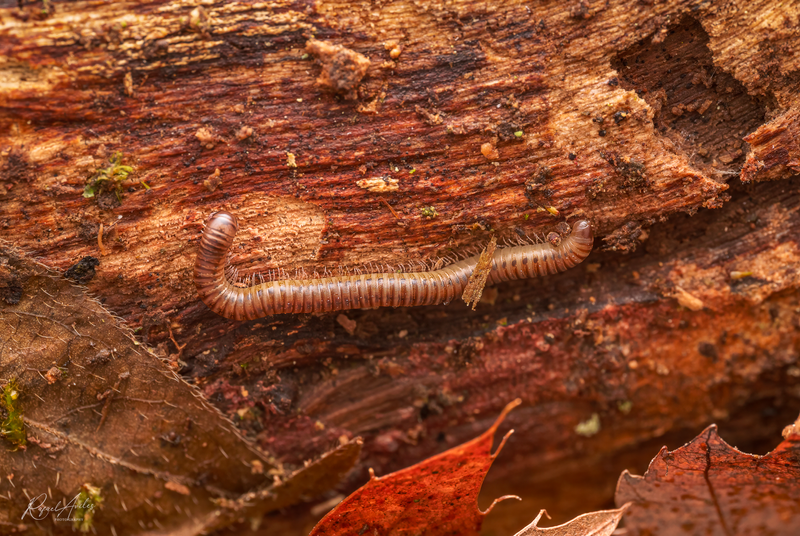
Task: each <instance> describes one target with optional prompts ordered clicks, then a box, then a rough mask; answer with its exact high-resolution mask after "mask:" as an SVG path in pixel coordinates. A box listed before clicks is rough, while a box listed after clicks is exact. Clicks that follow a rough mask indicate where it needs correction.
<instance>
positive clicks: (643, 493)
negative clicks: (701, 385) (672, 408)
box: [616, 419, 800, 536]
mask: <svg viewBox="0 0 800 536" xmlns="http://www.w3.org/2000/svg"><path fill="white" fill-rule="evenodd" d="M628 501H630V502H631V503H632V507H631V508H630V510H629V511H628V513H627V514H626V515H625V526H626V528H628V529H629V530H630V531H631V533H632V534H649V535H652V536H667V535H670V536H671V535H676V536H677V535H681V536H693V535H698V536H699V535H712V536H715V535H720V536H733V535H736V536H747V535H750V534H752V535H759V536H760V535H766V534H769V535H772V536H775V535H786V536H790V535H792V536H796V535H797V534H800V419H798V421H797V422H795V424H794V425H792V426H788V427H787V428H786V429H785V430H784V441H783V442H781V444H780V445H778V447H777V448H776V449H775V450H773V451H772V452H770V453H769V454H767V455H766V456H757V455H754V454H745V453H743V452H740V451H738V450H736V449H735V448H733V447H731V446H730V445H728V444H727V443H725V442H724V441H723V440H722V439H721V438H720V437H719V435H718V434H717V427H716V426H715V425H712V426H709V427H708V428H706V429H705V430H704V431H703V432H702V433H701V434H700V435H699V436H697V437H696V438H695V439H693V440H692V441H691V442H689V443H688V444H686V445H684V446H683V447H681V448H679V449H677V450H674V451H672V452H670V451H668V450H667V449H666V447H665V448H663V449H661V452H659V453H658V456H656V457H655V458H654V459H653V461H652V462H650V467H649V468H648V469H647V472H646V473H645V474H644V476H634V475H631V474H630V473H628V472H627V471H625V472H623V473H622V475H621V476H620V479H619V482H618V483H617V492H616V502H617V504H622V503H626V502H628Z"/></svg>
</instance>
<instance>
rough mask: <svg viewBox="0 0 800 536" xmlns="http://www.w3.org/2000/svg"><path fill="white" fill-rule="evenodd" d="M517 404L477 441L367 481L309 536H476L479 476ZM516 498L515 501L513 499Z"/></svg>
mask: <svg viewBox="0 0 800 536" xmlns="http://www.w3.org/2000/svg"><path fill="white" fill-rule="evenodd" d="M520 403H521V401H520V400H515V401H514V402H511V403H510V404H508V405H507V406H506V407H505V409H504V410H503V412H502V413H501V414H500V417H498V418H497V420H496V421H495V423H494V424H493V425H492V427H491V428H489V429H488V430H487V431H486V432H484V433H483V434H481V435H480V436H479V437H477V438H475V439H473V440H472V441H469V442H467V443H464V444H462V445H459V446H458V447H455V448H452V449H450V450H447V451H445V452H443V453H441V454H438V455H436V456H433V457H431V458H428V459H427V460H425V461H423V462H420V463H418V464H416V465H412V466H411V467H408V468H406V469H403V470H401V471H397V472H396V473H391V474H389V475H386V476H384V477H380V478H378V477H376V476H374V475H372V477H371V479H370V481H369V482H367V483H366V484H365V485H364V486H362V487H361V488H359V489H358V490H356V491H355V492H353V494H352V495H350V496H349V497H347V498H346V499H345V500H344V501H342V502H341V503H340V504H339V505H338V506H337V507H336V508H335V509H334V510H333V511H331V512H329V513H328V515H326V516H325V517H324V518H323V519H322V520H321V521H320V522H319V523H318V524H317V526H316V527H314V530H313V531H312V532H311V536H323V535H325V536H334V535H336V536H340V535H341V536H344V535H348V536H350V535H355V534H362V535H370V536H371V535H373V534H381V535H387V534H409V535H410V534H414V535H415V536H425V535H428V536H439V535H444V534H454V535H455V534H457V535H459V536H470V535H475V536H477V535H478V534H479V532H480V528H481V524H482V523H483V518H484V516H486V514H488V513H489V511H490V510H491V509H492V507H493V506H494V505H495V504H497V502H499V501H501V500H503V499H507V498H510V497H511V496H506V497H501V498H499V499H497V500H495V502H494V503H493V504H492V506H490V507H489V509H488V510H487V511H486V512H481V511H480V510H479V509H478V492H479V491H480V488H481V484H482V483H483V478H484V477H485V476H486V472H487V471H488V470H489V467H490V466H491V465H492V461H494V459H495V457H496V456H497V454H498V453H499V452H500V450H501V449H502V448H503V445H504V444H505V441H506V439H508V436H509V435H510V434H511V432H509V433H508V434H506V436H505V437H504V438H503V440H502V442H501V443H500V446H499V447H498V448H497V451H495V453H494V454H491V449H492V443H493V441H494V433H495V431H496V430H497V427H498V426H499V425H500V423H501V422H503V419H504V418H505V416H506V415H507V414H508V412H509V411H511V410H512V409H513V408H515V407H516V406H518V405H519V404H520ZM515 498H518V497H515Z"/></svg>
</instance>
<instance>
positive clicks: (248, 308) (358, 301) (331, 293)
mask: <svg viewBox="0 0 800 536" xmlns="http://www.w3.org/2000/svg"><path fill="white" fill-rule="evenodd" d="M565 227H569V226H566V225H565ZM238 229H239V224H238V221H237V219H236V217H235V216H234V215H233V214H231V213H229V212H216V213H214V214H212V215H211V216H210V217H209V218H208V221H207V222H206V226H205V229H204V230H203V235H202V238H201V239H200V248H199V250H198V252H197V259H196V261H195V265H194V282H195V286H196V287H197V293H198V294H199V295H200V298H201V299H202V300H203V302H204V303H205V304H206V305H207V306H208V307H209V308H210V309H211V310H212V311H214V312H215V313H217V314H219V315H221V316H224V317H225V318H228V319H232V320H253V319H256V318H263V317H265V316H270V315H274V314H286V313H327V312H331V311H343V310H346V309H372V308H375V307H389V306H391V307H410V306H416V305H435V304H447V303H449V302H450V301H452V300H453V299H454V298H456V297H458V296H460V295H461V293H462V292H463V291H464V287H465V286H466V285H467V282H468V281H469V278H470V276H471V275H472V273H473V271H474V269H475V266H476V264H477V262H478V258H479V256H478V255H475V256H472V257H468V258H465V259H462V260H460V261H457V262H455V263H453V264H450V265H448V266H445V267H443V268H440V269H435V270H429V271H423V272H405V273H390V272H384V273H369V274H351V275H338V276H330V277H314V278H310V279H280V280H275V281H267V282H262V283H259V284H254V285H247V286H238V285H237V284H235V283H234V282H232V281H231V280H230V279H229V278H228V276H227V275H226V273H225V267H226V259H227V255H228V251H229V250H230V248H231V245H233V239H234V237H235V236H236V232H237V231H238ZM568 232H569V234H567V236H566V237H565V238H564V239H563V240H562V239H560V237H557V236H553V237H552V239H551V237H548V238H549V239H548V241H546V242H543V243H536V244H526V245H520V246H513V247H504V248H498V249H497V250H496V251H495V253H494V256H493V257H492V266H491V271H490V272H489V275H488V277H487V283H489V284H494V283H499V282H501V281H510V280H513V279H528V278H532V277H540V276H543V275H548V274H555V273H558V272H563V271H565V270H568V269H569V268H572V267H573V266H575V265H576V264H578V263H580V262H581V261H583V259H585V258H586V257H587V256H588V255H589V253H590V252H591V250H592V242H593V240H594V239H593V236H592V225H591V224H590V223H589V222H588V221H586V220H579V221H577V222H575V223H574V225H573V226H572V228H571V229H570V230H569V231H568ZM564 234H566V233H564ZM550 235H555V233H550Z"/></svg>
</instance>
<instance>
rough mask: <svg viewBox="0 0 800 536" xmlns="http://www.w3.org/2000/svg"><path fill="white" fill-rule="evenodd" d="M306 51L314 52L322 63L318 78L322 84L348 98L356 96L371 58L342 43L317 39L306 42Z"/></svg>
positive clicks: (318, 81)
mask: <svg viewBox="0 0 800 536" xmlns="http://www.w3.org/2000/svg"><path fill="white" fill-rule="evenodd" d="M306 51H308V52H309V53H310V54H314V55H315V56H316V57H317V58H318V59H319V61H320V63H322V72H321V73H320V75H319V77H318V78H317V83H318V84H319V85H320V86H322V87H326V88H329V89H332V90H333V91H335V92H337V93H341V94H343V95H344V96H345V97H346V98H348V99H353V100H354V99H355V98H356V87H358V84H359V83H360V82H361V79H362V78H364V75H365V74H367V69H369V65H370V61H369V58H367V57H366V56H364V55H363V54H359V53H358V52H355V51H353V50H350V49H349V48H346V47H343V46H342V45H332V44H330V43H328V42H326V41H318V40H316V39H309V40H308V41H307V42H306Z"/></svg>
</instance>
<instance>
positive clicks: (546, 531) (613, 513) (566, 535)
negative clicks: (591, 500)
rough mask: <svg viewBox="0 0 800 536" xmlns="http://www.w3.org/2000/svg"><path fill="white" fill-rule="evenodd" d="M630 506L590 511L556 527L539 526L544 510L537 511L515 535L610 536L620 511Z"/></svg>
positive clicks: (618, 518)
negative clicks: (530, 520)
mask: <svg viewBox="0 0 800 536" xmlns="http://www.w3.org/2000/svg"><path fill="white" fill-rule="evenodd" d="M628 506H630V504H624V505H623V506H622V508H618V509H617V510H601V511H600V512H590V513H588V514H583V515H581V516H578V517H576V518H575V519H573V520H571V521H567V522H566V523H564V524H563V525H558V526H557V527H545V528H539V527H537V526H536V525H538V524H539V520H540V519H541V518H542V514H546V513H547V512H545V511H544V510H542V511H541V512H539V515H538V516H536V519H534V520H533V522H532V523H531V524H530V525H528V526H527V527H525V528H524V529H522V530H521V531H519V532H518V533H517V534H516V535H515V536H611V534H612V533H613V532H614V531H615V530H616V529H617V525H618V524H619V520H620V519H622V513H623V512H625V510H626V509H627V508H628Z"/></svg>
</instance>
